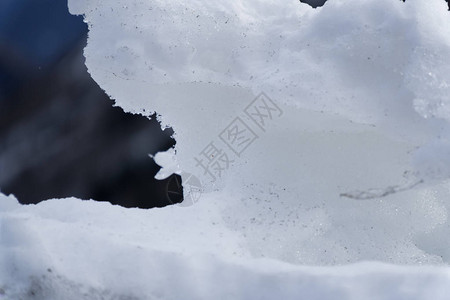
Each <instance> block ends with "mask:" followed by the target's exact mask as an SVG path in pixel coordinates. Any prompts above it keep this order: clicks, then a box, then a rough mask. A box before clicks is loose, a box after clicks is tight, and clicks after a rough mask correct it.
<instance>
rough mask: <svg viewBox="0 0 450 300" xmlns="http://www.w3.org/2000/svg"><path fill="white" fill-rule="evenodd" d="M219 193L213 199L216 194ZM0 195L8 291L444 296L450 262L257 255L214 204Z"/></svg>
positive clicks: (68, 295) (44, 295)
mask: <svg viewBox="0 0 450 300" xmlns="http://www.w3.org/2000/svg"><path fill="white" fill-rule="evenodd" d="M214 199H216V200H214ZM214 199H209V200H211V201H201V202H199V203H198V205H195V206H191V207H187V208H186V207H183V208H182V207H177V206H172V207H167V208H165V209H155V210H138V209H123V208H121V207H117V206H112V205H109V204H106V203H99V202H95V201H84V202H80V200H78V199H58V200H50V201H46V202H44V203H41V204H39V205H36V206H20V205H19V204H18V202H17V201H16V200H15V199H14V197H12V196H10V197H6V196H1V199H0V200H1V202H0V203H1V204H0V205H1V207H0V209H1V227H0V230H1V237H2V238H1V244H0V263H1V265H2V268H1V270H2V271H1V272H0V282H1V285H0V289H1V291H2V292H1V293H2V295H1V296H2V299H48V300H52V299H68V300H70V299H254V298H258V299H274V298H276V297H279V298H281V299H298V298H299V297H304V298H307V299H325V300H326V299H336V297H338V298H339V299H408V300H409V299H437V300H439V299H447V297H448V292H449V286H450V269H448V268H447V267H431V266H422V267H411V266H409V267H406V266H394V265H387V264H382V263H379V262H362V263H358V264H351V265H346V266H335V267H308V266H295V265H292V264H287V263H283V262H281V261H279V260H272V259H267V258H257V259H255V258H252V257H251V255H250V253H248V251H245V250H244V248H243V247H242V244H243V243H244V242H245V241H244V240H243V239H242V236H240V235H239V234H238V232H234V231H231V230H229V229H228V228H227V226H226V225H225V224H224V223H225V222H224V220H223V218H221V216H220V214H218V212H217V208H216V207H217V202H220V201H223V200H226V199H220V196H218V197H214Z"/></svg>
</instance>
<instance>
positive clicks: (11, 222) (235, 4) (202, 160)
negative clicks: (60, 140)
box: [0, 0, 450, 299]
mask: <svg viewBox="0 0 450 300" xmlns="http://www.w3.org/2000/svg"><path fill="white" fill-rule="evenodd" d="M69 9H70V11H71V13H73V14H82V15H84V17H85V20H86V22H87V23H88V24H89V29H90V33H89V39H88V45H87V47H86V49H85V56H86V64H87V66H88V69H89V72H90V74H91V75H92V77H93V78H94V79H95V80H96V81H97V83H98V84H99V85H100V86H101V87H102V88H103V89H105V91H106V92H107V93H108V94H109V95H110V96H111V98H112V99H114V101H115V104H116V105H118V106H120V107H122V108H123V109H124V110H125V111H127V112H130V113H139V114H143V115H146V116H150V115H152V114H153V112H154V111H156V112H157V113H158V114H160V117H159V119H160V121H161V123H162V126H163V127H165V126H172V127H173V129H174V131H175V138H176V141H177V145H176V148H175V149H172V150H170V151H168V152H166V153H159V154H157V155H156V156H155V157H154V159H155V161H156V162H157V163H158V164H160V165H161V166H162V167H163V168H162V170H161V172H160V173H158V175H157V177H158V178H165V177H167V176H169V175H170V174H172V173H179V174H181V175H182V177H183V187H184V194H185V199H186V200H185V202H184V203H183V205H179V206H171V207H166V208H163V209H152V210H138V209H124V208H121V207H115V206H111V205H108V204H105V203H96V202H93V201H80V200H77V199H59V200H49V201H46V202H44V203H41V204H39V205H35V206H20V205H19V204H18V203H17V200H16V199H15V198H14V197H13V196H9V197H6V196H1V197H2V198H1V199H0V200H1V202H0V214H1V219H0V220H1V223H0V232H1V236H0V249H1V252H0V264H2V265H4V267H3V268H2V270H4V271H3V272H0V283H1V285H0V297H1V296H4V297H6V299H20V298H30V299H33V298H36V299H72V298H73V299H97V298H98V299H103V298H111V299H212V298H218V299H249V298H258V299H274V298H276V297H277V298H280V299H298V298H305V299H336V298H339V299H367V298H369V299H448V295H449V294H450V288H449V287H450V268H449V267H448V266H447V264H448V263H449V261H450V243H449V242H448V236H449V234H450V226H449V222H448V209H449V206H450V202H449V200H448V199H450V197H449V196H450V159H449V157H450V141H449V138H448V137H449V133H450V131H449V122H450V109H449V107H450V99H449V97H448V95H449V94H450V85H449V79H448V78H450V76H449V75H450V65H449V63H448V62H449V61H450V14H449V12H448V11H447V6H446V3H445V2H444V1H442V0H430V1H423V0H408V1H406V3H403V2H401V1H397V0H367V1H359V0H329V1H328V2H327V3H326V4H325V5H324V6H323V7H322V8H317V9H312V8H311V7H309V6H307V5H305V4H302V3H299V2H298V1H294V0H290V1H276V0H272V1H262V0H249V1H245V2H243V1H233V0H227V1H220V2H217V3H212V2H207V1H202V0H192V1H189V2H180V1H175V2H173V1H172V2H167V1H158V0H152V1H125V0H122V1H115V2H114V3H105V2H104V1H100V0H69ZM188 200H189V203H187V202H188ZM406 265H408V266H406ZM83 297H84V298H83Z"/></svg>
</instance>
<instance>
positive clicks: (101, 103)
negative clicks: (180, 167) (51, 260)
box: [0, 0, 182, 208]
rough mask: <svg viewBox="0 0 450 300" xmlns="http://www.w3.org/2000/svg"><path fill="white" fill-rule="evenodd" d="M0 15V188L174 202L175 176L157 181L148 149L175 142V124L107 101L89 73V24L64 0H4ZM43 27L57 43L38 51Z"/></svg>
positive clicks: (38, 197) (178, 195) (22, 197)
mask: <svg viewBox="0 0 450 300" xmlns="http://www.w3.org/2000/svg"><path fill="white" fill-rule="evenodd" d="M0 16H1V17H2V19H1V20H0V45H6V46H1V47H0V190H1V191H2V192H3V193H6V194H10V193H12V194H14V195H16V196H17V198H18V199H19V201H20V202H21V203H24V204H29V203H38V202H40V201H42V200H45V199H51V198H63V197H77V198H81V199H96V200H99V201H109V202H111V203H113V204H118V205H122V206H125V207H140V208H150V207H162V206H165V205H169V204H174V203H178V202H181V200H182V189H181V184H178V185H177V184H176V183H175V181H174V180H177V182H178V183H179V182H180V180H181V179H180V178H179V176H177V175H173V176H171V177H170V178H167V179H166V180H162V181H158V180H155V179H154V175H155V174H156V173H157V172H158V170H159V167H158V166H157V165H156V164H155V163H154V162H153V160H152V159H151V158H150V157H149V156H148V154H155V153H156V152H158V151H163V150H167V149H169V148H170V147H173V146H174V144H175V141H174V140H173V139H172V138H171V136H172V134H173V132H172V130H170V129H166V130H164V131H163V130H161V128H160V125H159V123H158V122H157V121H156V119H155V118H156V116H155V115H154V116H152V120H149V119H148V118H146V117H144V116H141V115H132V114H128V113H124V112H123V111H122V110H121V109H120V108H114V107H112V105H113V102H112V101H111V100H110V99H109V97H108V96H107V95H106V94H105V93H104V92H103V91H102V90H101V89H100V88H99V87H98V85H97V84H96V83H95V82H94V81H93V80H92V78H91V77H90V75H89V74H88V73H87V70H86V67H85V66H84V57H83V56H82V51H83V48H84V46H85V44H86V34H87V27H86V24H84V23H83V22H82V18H80V17H75V16H71V15H69V13H68V11H67V3H66V1H65V0H43V1H40V2H39V4H37V3H35V1H32V0H29V1H17V2H11V5H10V6H9V7H8V10H7V11H1V12H0ZM7 21H8V22H9V23H8V22H7ZM2 22H3V23H2ZM1 24H7V26H1ZM45 32H47V33H48V32H51V33H52V36H53V37H54V41H58V42H56V43H53V44H51V43H50V44H46V45H45V49H44V48H42V44H43V43H41V42H40V41H41V38H42V39H44V40H45V37H42V34H44V33H45ZM2 41H7V42H4V43H2ZM36 47H37V48H36ZM38 48H39V49H38ZM144 113H145V112H144Z"/></svg>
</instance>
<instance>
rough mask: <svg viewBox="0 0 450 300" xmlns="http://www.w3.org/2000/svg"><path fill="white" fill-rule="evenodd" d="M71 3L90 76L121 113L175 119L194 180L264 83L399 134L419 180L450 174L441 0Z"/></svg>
mask: <svg viewBox="0 0 450 300" xmlns="http://www.w3.org/2000/svg"><path fill="white" fill-rule="evenodd" d="M69 8H70V10H71V12H72V13H74V14H83V15H84V16H85V20H86V21H87V22H88V24H89V27H90V33H89V41H88V46H87V47H86V49H85V55H86V63H87V66H88V68H89V72H90V73H91V74H92V76H93V78H94V79H95V80H96V81H97V82H98V83H99V85H100V86H101V87H102V88H103V89H105V90H106V91H107V93H108V94H109V95H110V96H111V97H112V98H113V99H114V100H115V102H116V105H119V106H121V107H123V108H124V109H125V111H129V112H133V113H141V114H144V115H150V114H151V113H152V112H153V111H157V112H158V113H159V114H160V115H161V117H160V120H161V121H162V125H163V126H166V125H171V126H173V128H174V129H175V132H176V137H177V142H178V146H177V150H178V154H179V155H180V157H179V163H180V167H181V169H182V170H184V171H185V172H189V173H194V174H195V175H196V176H197V177H202V174H201V172H199V171H198V170H197V171H196V170H195V166H193V164H194V163H193V159H192V157H193V156H194V155H195V154H197V153H199V152H200V151H201V149H202V147H203V145H204V144H205V143H208V142H209V141H208V140H210V139H211V138H212V137H213V136H215V135H217V133H216V132H217V131H218V130H221V129H222V128H223V127H225V126H226V125H227V122H229V119H230V118H233V117H234V116H235V115H236V113H238V112H240V111H241V110H242V107H245V105H247V103H248V102H250V101H251V100H252V99H253V98H254V97H255V96H256V95H258V94H259V93H260V92H262V91H264V92H266V93H267V94H268V95H269V96H270V97H272V98H273V99H276V100H277V101H278V102H279V103H283V104H285V105H288V107H287V108H286V109H293V107H299V108H303V109H308V110H313V111H322V112H325V113H330V114H339V115H340V116H343V117H344V118H346V119H349V120H352V121H355V122H358V123H363V124H372V125H374V126H377V128H378V130H380V132H383V133H384V134H385V135H390V136H393V137H394V138H395V139H406V140H408V141H410V142H412V143H413V144H414V147H422V149H423V151H422V152H420V153H418V155H417V156H415V158H414V167H413V168H414V169H415V171H416V172H419V173H420V177H421V178H425V179H429V180H434V179H443V178H448V177H450V171H449V170H448V169H447V168H446V166H445V163H444V162H440V161H441V160H446V158H447V157H449V155H448V154H449V153H450V148H449V147H448V142H447V138H446V137H447V136H448V132H449V129H448V122H447V121H448V120H450V114H449V112H450V110H449V108H448V107H449V105H450V102H449V100H448V97H447V95H448V94H449V92H450V90H449V84H448V74H449V72H450V67H449V65H448V63H446V62H448V61H450V38H449V36H450V18H449V17H448V12H447V11H446V7H445V2H443V1H441V0H432V1H419V0H411V1H407V2H406V3H402V2H401V1H394V0H381V1H379V0H370V1H358V0H345V1H344V0H335V1H330V2H329V3H327V4H326V5H325V6H324V7H323V8H320V9H315V10H314V9H311V8H310V7H309V6H308V5H304V4H302V3H299V2H298V1H296V0H289V1H283V2H280V1H274V0H273V1H262V0H251V1H244V2H242V1H232V0H227V1H220V2H218V3H216V2H214V3H211V2H208V1H201V0H195V1H189V2H186V1H184V2H180V1H175V2H173V1H172V2H167V1H115V2H114V3H113V4H112V3H108V4H105V3H103V2H102V1H98V0H97V1H96V0H92V1H69ZM193 116H195V117H193ZM286 126H290V123H289V122H287V124H286ZM438 137H439V138H438ZM443 139H445V140H444V141H443ZM430 145H431V148H428V147H429V146H430ZM436 147H437V148H438V151H436V152H434V151H433V149H435V148H436ZM437 154H439V159H434V157H435V155H437ZM202 179H203V180H207V179H205V178H202Z"/></svg>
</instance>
